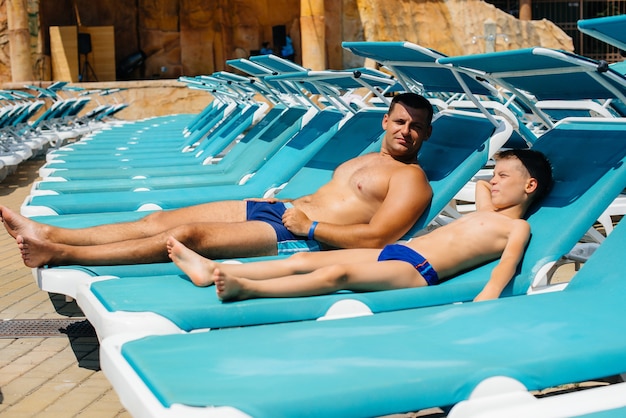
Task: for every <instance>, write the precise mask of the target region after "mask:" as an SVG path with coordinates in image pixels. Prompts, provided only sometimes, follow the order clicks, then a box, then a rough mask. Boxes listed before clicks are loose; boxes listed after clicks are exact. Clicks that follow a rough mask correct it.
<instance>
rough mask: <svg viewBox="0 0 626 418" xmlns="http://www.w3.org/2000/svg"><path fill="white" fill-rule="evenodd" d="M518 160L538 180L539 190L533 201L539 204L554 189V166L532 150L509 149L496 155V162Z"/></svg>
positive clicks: (543, 156)
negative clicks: (510, 159)
mask: <svg viewBox="0 0 626 418" xmlns="http://www.w3.org/2000/svg"><path fill="white" fill-rule="evenodd" d="M508 158H517V159H518V160H520V162H521V163H522V165H523V166H524V167H526V170H528V173H529V174H530V176H531V177H533V178H534V179H536V180H537V189H536V190H535V193H534V194H533V197H532V201H533V202H537V201H539V200H541V199H543V197H544V196H545V195H547V194H548V192H549V191H550V189H551V188H552V183H553V179H552V165H551V164H550V161H548V159H547V158H546V156H545V155H543V153H541V152H539V151H536V150H532V149H508V150H504V151H500V152H498V153H497V154H496V155H495V159H496V160H501V159H508Z"/></svg>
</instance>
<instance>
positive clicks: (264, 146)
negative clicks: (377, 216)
mask: <svg viewBox="0 0 626 418" xmlns="http://www.w3.org/2000/svg"><path fill="white" fill-rule="evenodd" d="M315 113H316V111H314V110H313V109H309V110H308V111H307V109H304V108H295V107H292V108H289V109H285V108H284V107H280V106H276V107H274V108H272V109H271V110H270V111H269V112H268V114H267V115H266V117H265V118H263V119H262V120H261V121H260V122H259V123H257V124H256V125H255V126H254V127H253V128H252V129H250V131H248V132H247V134H245V135H244V136H243V138H241V139H240V140H238V142H237V144H235V145H233V146H232V147H231V148H230V149H229V150H228V152H227V153H225V155H224V156H223V157H221V158H219V160H217V161H216V162H215V163H214V164H193V165H180V166H174V167H171V168H170V169H167V168H164V167H146V168H129V169H128V170H124V171H125V172H128V174H127V177H125V178H121V175H123V174H126V173H125V172H122V173H119V172H120V171H121V170H117V173H115V172H109V170H106V171H105V172H104V173H102V171H103V170H99V172H100V173H101V175H102V176H103V178H102V179H101V180H95V179H93V180H90V179H83V180H71V181H66V182H51V181H46V182H40V183H37V184H36V186H37V188H36V189H35V190H34V191H33V192H32V193H31V194H37V191H43V192H44V194H51V193H57V194H64V193H86V192H87V193H94V192H121V191H135V190H141V191H147V190H158V189H175V188H185V187H195V186H211V185H220V184H237V183H240V182H242V179H244V177H245V176H247V175H251V174H252V173H254V172H256V171H257V170H258V169H259V168H260V166H261V165H262V164H263V163H264V162H265V161H266V160H267V159H268V158H271V157H272V156H273V155H274V154H275V153H276V152H277V151H278V150H279V149H280V148H281V147H282V146H283V145H284V144H285V142H286V141H288V140H289V139H290V138H291V136H292V135H293V134H295V131H296V130H297V129H298V128H299V126H300V125H299V123H302V124H305V123H308V122H309V120H315ZM320 119H323V117H320ZM314 123H316V122H314ZM290 135H291V136H290ZM110 171H114V170H113V169H111V170H110ZM116 174H119V176H117V175H116Z"/></svg>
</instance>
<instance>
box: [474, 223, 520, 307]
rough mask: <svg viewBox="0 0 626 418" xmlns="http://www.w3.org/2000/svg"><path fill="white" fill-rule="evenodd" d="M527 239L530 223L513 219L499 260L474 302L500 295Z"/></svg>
mask: <svg viewBox="0 0 626 418" xmlns="http://www.w3.org/2000/svg"><path fill="white" fill-rule="evenodd" d="M529 239H530V225H529V224H528V222H526V221H524V220H522V219H518V220H515V221H514V227H513V229H512V230H511V232H510V234H509V239H508V240H507V243H506V247H505V248H504V251H503V252H502V256H501V257H500V261H499V262H498V264H497V265H496V266H495V267H494V269H493V271H492V272H491V277H490V279H489V281H488V282H487V284H486V285H485V287H484V288H483V290H482V291H481V292H480V293H479V294H478V296H476V298H474V302H478V301H481V300H488V299H497V298H498V297H500V294H501V293H502V290H504V288H505V287H506V285H507V284H508V283H509V282H510V281H511V279H512V278H513V275H514V274H515V270H516V269H517V265H518V264H519V262H520V260H521V259H522V257H523V255H524V251H525V250H526V245H527V244H528V240H529Z"/></svg>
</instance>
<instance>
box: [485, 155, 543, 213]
mask: <svg viewBox="0 0 626 418" xmlns="http://www.w3.org/2000/svg"><path fill="white" fill-rule="evenodd" d="M490 183H491V201H492V204H493V205H494V206H495V207H496V208H506V207H510V206H514V205H519V204H522V203H524V202H525V201H526V200H527V199H528V198H529V197H530V196H529V194H530V193H532V192H533V191H534V190H535V189H536V187H537V180H536V179H534V178H532V177H530V174H529V173H528V170H526V167H524V165H523V164H522V163H521V162H520V160H518V159H517V158H506V159H501V160H498V161H497V162H496V167H495V169H494V171H493V178H492V179H491V181H490Z"/></svg>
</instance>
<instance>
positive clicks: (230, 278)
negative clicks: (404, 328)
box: [167, 150, 552, 301]
mask: <svg viewBox="0 0 626 418" xmlns="http://www.w3.org/2000/svg"><path fill="white" fill-rule="evenodd" d="M495 158H496V166H495V169H494V175H493V178H492V179H491V180H490V181H489V182H486V181H479V182H478V183H477V185H476V211H475V212H473V213H470V214H467V215H465V216H463V217H462V218H460V219H458V220H455V221H454V222H452V223H450V224H448V225H445V226H442V227H440V228H437V229H435V230H434V231H432V232H430V233H428V234H426V235H423V236H420V237H417V238H414V239H412V240H411V241H409V242H407V243H406V244H392V245H388V246H386V247H385V248H383V249H382V250H380V249H346V250H337V251H328V252H324V253H307V254H296V255H294V256H292V257H290V258H287V259H284V260H273V261H265V262H254V263H244V264H220V263H217V262H214V261H211V260H208V259H205V258H203V257H201V256H200V255H198V254H196V253H194V252H193V251H191V250H189V249H187V248H186V247H184V246H183V245H182V244H181V243H179V242H178V241H176V240H175V239H174V238H170V239H169V240H168V245H167V248H168V254H169V256H170V258H171V259H172V260H173V261H174V262H175V263H176V264H177V265H178V266H179V267H180V268H181V269H182V270H183V271H184V272H185V273H186V274H187V275H188V276H189V277H190V278H191V280H192V281H193V282H194V283H195V284H196V285H199V286H207V285H209V284H211V283H213V282H214V283H215V285H216V290H217V295H218V297H219V298H220V299H221V300H223V301H227V300H241V299H248V298H255V297H294V296H310V295H319V294H326V293H332V292H336V291H339V290H352V291H376V290H387V289H399V288H406V287H417V286H428V285H435V284H437V283H438V282H439V281H441V280H444V279H446V278H449V277H451V276H453V275H455V274H457V273H459V272H460V271H463V270H466V269H469V268H472V267H475V266H477V265H480V264H483V263H485V262H488V261H491V260H494V259H496V258H498V257H500V261H499V263H498V265H497V266H496V267H495V268H494V269H493V272H492V274H491V278H490V280H489V281H488V283H487V284H486V285H485V287H484V288H483V289H482V291H481V292H480V293H479V294H478V296H477V297H476V298H475V301H480V300H487V299H495V298H498V297H499V296H500V293H501V292H502V290H503V289H504V287H505V286H506V285H507V283H508V282H509V281H510V280H511V278H512V277H513V274H514V273H515V269H516V267H517V265H518V263H519V261H520V260H521V258H522V256H523V254H524V250H525V248H526V245H527V243H528V239H529V238H530V226H529V224H528V222H526V221H525V220H523V219H522V217H523V216H524V214H525V213H526V211H527V210H528V208H529V206H530V205H531V203H533V202H536V201H537V200H539V199H541V198H542V197H543V196H544V195H545V194H546V193H547V192H548V190H549V188H550V186H551V184H552V170H551V167H550V164H549V162H548V161H547V159H546V158H545V156H544V155H543V154H541V153H540V152H537V151H533V150H508V151H502V152H500V153H498V154H497V155H496V157H495Z"/></svg>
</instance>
